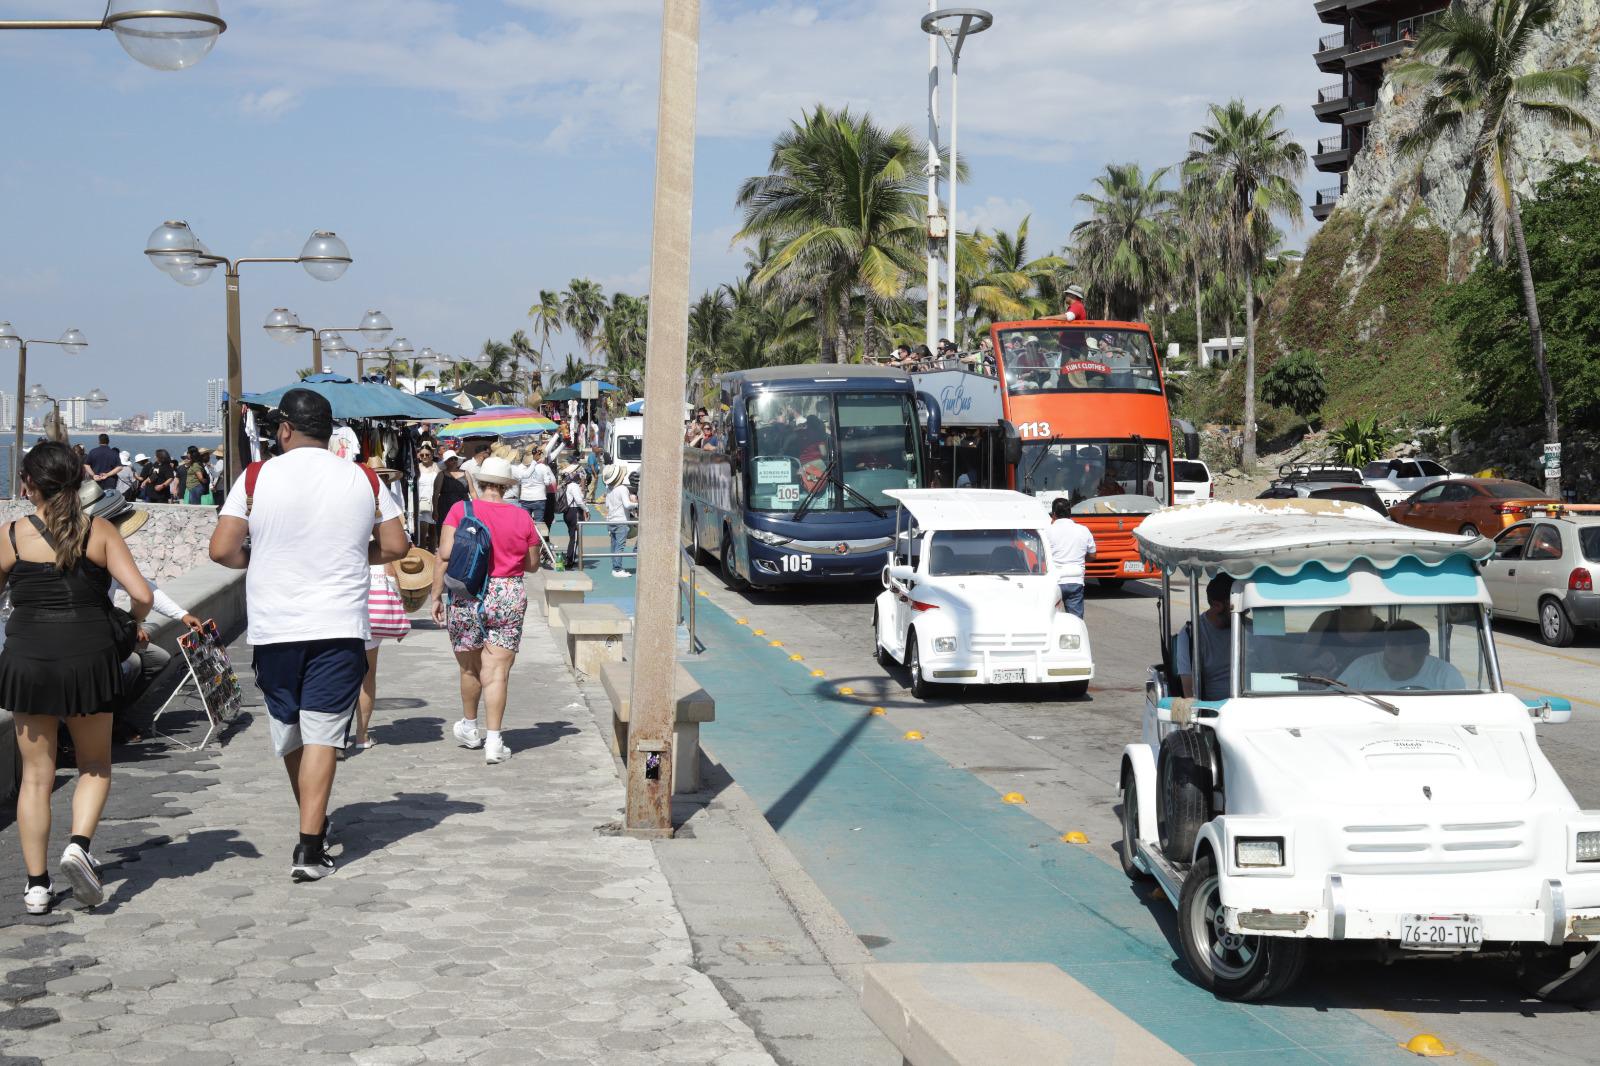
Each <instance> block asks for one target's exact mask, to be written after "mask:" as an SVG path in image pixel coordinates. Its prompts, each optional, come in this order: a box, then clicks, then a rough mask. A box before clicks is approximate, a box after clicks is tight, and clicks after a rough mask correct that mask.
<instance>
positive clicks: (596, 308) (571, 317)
mask: <svg viewBox="0 0 1600 1066" xmlns="http://www.w3.org/2000/svg"><path fill="white" fill-rule="evenodd" d="M605 314H606V294H605V290H604V289H602V288H601V287H600V286H599V285H598V284H597V283H595V282H593V281H590V280H589V279H588V278H573V279H572V280H571V281H570V282H568V283H567V291H566V292H564V293H562V294H561V320H562V321H563V322H564V323H566V324H567V325H568V326H570V327H571V328H572V332H573V334H574V335H576V336H577V338H578V341H579V342H580V343H581V344H582V345H583V347H584V350H585V351H587V352H588V353H589V354H590V355H593V354H594V339H595V337H596V336H597V335H598V334H599V332H600V323H601V321H602V320H603V319H604V318H605Z"/></svg>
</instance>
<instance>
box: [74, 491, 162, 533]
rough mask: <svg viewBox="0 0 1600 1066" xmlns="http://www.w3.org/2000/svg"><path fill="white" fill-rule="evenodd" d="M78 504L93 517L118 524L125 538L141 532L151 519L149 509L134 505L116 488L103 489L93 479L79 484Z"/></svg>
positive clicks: (119, 531) (118, 529)
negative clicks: (141, 508) (145, 509)
mask: <svg viewBox="0 0 1600 1066" xmlns="http://www.w3.org/2000/svg"><path fill="white" fill-rule="evenodd" d="M78 504H79V506H81V507H82V508H83V513H84V514H86V515H88V516H89V517H90V518H91V519H94V518H104V519H105V520H106V521H107V522H110V523H111V524H112V525H114V526H116V527H117V532H118V533H121V534H122V537H123V539H124V540H126V539H127V538H129V537H131V536H133V535H134V534H135V533H137V532H139V530H141V529H143V528H144V524H145V523H146V522H148V521H150V512H149V511H144V510H140V509H139V508H136V507H134V505H133V504H131V503H129V502H128V501H127V500H125V499H123V498H122V494H121V493H120V492H117V491H116V490H115V489H106V490H104V491H101V488H100V486H99V485H97V484H95V483H94V482H93V481H87V480H86V481H84V483H83V484H82V485H81V486H79V488H78Z"/></svg>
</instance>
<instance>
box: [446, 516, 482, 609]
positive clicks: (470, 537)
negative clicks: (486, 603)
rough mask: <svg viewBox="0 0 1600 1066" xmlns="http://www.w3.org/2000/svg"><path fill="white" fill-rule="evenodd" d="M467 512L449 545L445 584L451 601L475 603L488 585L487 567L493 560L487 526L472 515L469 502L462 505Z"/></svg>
mask: <svg viewBox="0 0 1600 1066" xmlns="http://www.w3.org/2000/svg"><path fill="white" fill-rule="evenodd" d="M462 507H463V508H465V511H466V513H465V514H464V515H463V516H462V518H461V524H460V525H459V526H457V527H456V537H455V540H454V541H453V542H452V543H451V545H450V563H449V565H448V566H446V567H445V571H444V585H445V588H447V589H448V590H449V591H450V598H451V599H453V600H457V601H459V600H478V599H482V598H483V590H484V588H485V586H487V585H488V584H489V566H490V564H491V563H492V562H493V560H494V542H493V540H492V539H491V538H490V536H489V527H488V526H486V525H484V524H483V522H482V520H481V519H479V518H477V517H475V516H474V515H473V513H472V501H471V500H467V501H465V502H464V503H463V504H462Z"/></svg>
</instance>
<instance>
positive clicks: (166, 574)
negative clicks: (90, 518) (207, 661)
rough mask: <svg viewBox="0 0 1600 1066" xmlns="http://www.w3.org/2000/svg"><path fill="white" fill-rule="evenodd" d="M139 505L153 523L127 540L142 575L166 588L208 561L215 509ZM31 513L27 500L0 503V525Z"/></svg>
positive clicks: (167, 504) (145, 525)
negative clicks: (174, 579) (178, 577)
mask: <svg viewBox="0 0 1600 1066" xmlns="http://www.w3.org/2000/svg"><path fill="white" fill-rule="evenodd" d="M138 506H139V509H140V510H143V511H148V512H149V513H150V521H148V522H146V523H145V524H144V527H143V528H142V529H140V530H139V531H138V532H137V533H135V534H134V535H133V536H131V537H129V538H128V548H129V549H130V550H131V551H132V552H133V561H134V562H136V563H138V564H139V573H141V574H143V575H144V576H145V577H147V578H149V579H150V580H152V581H154V582H156V583H157V584H159V585H161V587H162V588H166V587H167V581H168V580H170V579H172V578H175V577H177V576H178V575H179V574H182V573H185V572H187V571H189V570H191V569H193V568H194V567H195V566H196V565H198V564H200V563H202V562H209V559H210V557H209V555H208V547H209V545H210V543H211V531H212V530H213V529H215V528H217V512H216V509H215V508H213V507H198V506H195V507H191V506H189V505H188V504H182V503H153V504H152V503H144V504H139V505H138ZM30 514H33V504H31V503H29V502H27V501H26V500H0V524H3V523H6V522H10V521H11V520H13V519H16V518H23V517H25V516H27V515H30ZM168 591H171V590H170V589H169V590H168ZM178 602H179V603H182V602H183V601H182V600H181V599H180V600H179V601H178Z"/></svg>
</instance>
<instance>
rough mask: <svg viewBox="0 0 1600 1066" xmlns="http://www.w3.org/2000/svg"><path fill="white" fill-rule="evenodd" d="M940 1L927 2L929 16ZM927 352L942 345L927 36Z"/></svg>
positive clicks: (932, 73)
mask: <svg viewBox="0 0 1600 1066" xmlns="http://www.w3.org/2000/svg"><path fill="white" fill-rule="evenodd" d="M938 4H939V0H928V14H930V15H931V14H933V13H934V11H935V10H936V9H937V8H938ZM927 170H928V219H927V221H928V227H929V229H928V337H927V341H926V343H927V345H928V351H930V352H931V351H936V350H937V345H938V343H939V242H938V239H937V236H936V234H935V233H934V231H933V228H932V227H933V220H934V218H935V216H937V215H938V214H939V39H938V38H937V37H935V36H933V35H932V34H929V35H928V165H927Z"/></svg>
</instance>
